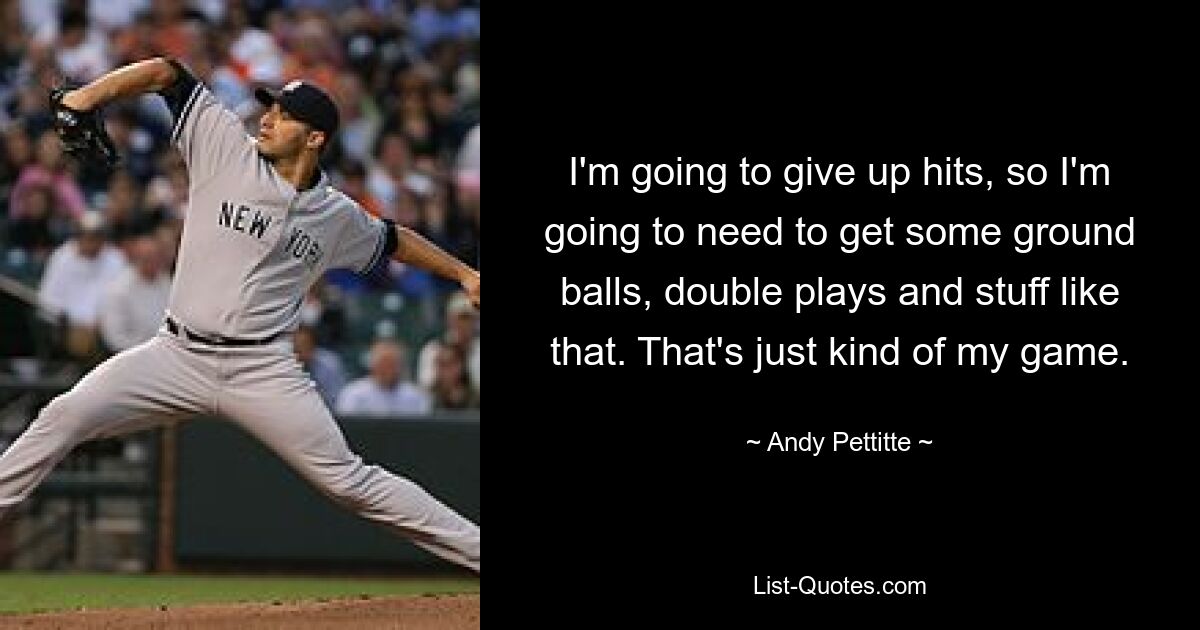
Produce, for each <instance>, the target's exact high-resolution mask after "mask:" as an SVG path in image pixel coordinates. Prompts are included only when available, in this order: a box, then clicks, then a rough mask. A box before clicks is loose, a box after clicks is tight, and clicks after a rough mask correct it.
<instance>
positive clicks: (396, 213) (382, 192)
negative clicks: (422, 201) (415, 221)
mask: <svg viewBox="0 0 1200 630" xmlns="http://www.w3.org/2000/svg"><path fill="white" fill-rule="evenodd" d="M412 160H413V158H412V152H411V151H410V149H409V145H408V140H407V139H405V137H404V134H403V133H402V132H400V131H398V130H394V129H392V130H387V131H385V132H384V133H383V135H382V136H380V138H379V142H378V144H377V146H376V148H375V160H374V162H373V163H372V164H371V166H370V168H369V169H368V172H367V190H368V191H370V193H371V195H372V196H374V197H375V198H376V199H378V200H379V201H380V203H382V204H383V208H384V216H385V218H389V219H392V220H393V221H396V222H398V223H404V224H405V225H410V223H408V222H406V221H405V220H404V219H405V218H406V217H405V216H403V215H404V213H405V210H408V211H409V212H410V213H412V214H409V215H408V216H407V218H411V217H413V216H415V214H417V213H416V212H413V211H414V210H415V208H416V205H415V200H414V199H411V198H409V199H405V198H404V194H405V191H414V190H415V191H426V190H428V189H429V188H430V187H431V186H432V182H430V181H429V178H428V176H426V175H424V174H423V173H420V172H417V171H415V170H413V169H412ZM405 204H408V205H407V206H406V205H405Z"/></svg>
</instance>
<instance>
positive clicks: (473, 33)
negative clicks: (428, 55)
mask: <svg viewBox="0 0 1200 630" xmlns="http://www.w3.org/2000/svg"><path fill="white" fill-rule="evenodd" d="M459 4H461V3H460V2H459V1H458V0H435V1H434V2H423V3H422V4H421V6H420V7H418V8H417V10H416V11H414V12H413V15H412V20H411V22H412V24H411V26H412V33H413V38H414V39H415V40H416V42H417V45H418V46H420V47H421V50H422V51H426V52H427V51H428V48H429V47H430V46H432V45H433V44H434V43H435V42H438V41H441V40H444V39H478V38H479V11H478V9H472V8H468V7H461V6H459Z"/></svg>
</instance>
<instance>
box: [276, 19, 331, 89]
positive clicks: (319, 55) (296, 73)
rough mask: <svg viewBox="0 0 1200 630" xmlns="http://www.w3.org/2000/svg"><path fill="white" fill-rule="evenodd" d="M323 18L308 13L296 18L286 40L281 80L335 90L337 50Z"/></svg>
mask: <svg viewBox="0 0 1200 630" xmlns="http://www.w3.org/2000/svg"><path fill="white" fill-rule="evenodd" d="M330 35H331V33H330V29H329V27H328V25H327V24H326V23H325V21H324V20H323V19H321V18H320V17H317V16H316V15H310V16H308V17H306V18H304V19H303V20H302V21H300V22H299V23H298V24H297V25H296V28H295V30H294V31H293V32H292V33H291V36H290V37H289V40H288V46H287V49H288V52H287V54H286V55H285V56H284V61H283V80H284V81H285V82H287V81H294V80H296V79H300V80H303V81H308V82H310V83H315V84H316V85H318V86H320V87H321V88H323V89H324V90H325V91H327V92H329V93H331V94H332V93H334V92H336V91H337V80H338V65H339V61H340V59H339V58H340V56H341V55H340V51H339V50H338V47H337V43H336V42H335V41H334V40H333V38H332V37H331V36H330Z"/></svg>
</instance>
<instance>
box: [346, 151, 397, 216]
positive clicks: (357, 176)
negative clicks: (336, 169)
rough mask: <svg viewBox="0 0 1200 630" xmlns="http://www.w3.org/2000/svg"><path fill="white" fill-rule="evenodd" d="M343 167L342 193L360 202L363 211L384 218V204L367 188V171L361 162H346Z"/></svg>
mask: <svg viewBox="0 0 1200 630" xmlns="http://www.w3.org/2000/svg"><path fill="white" fill-rule="evenodd" d="M342 165H343V166H342V185H341V186H340V188H341V190H342V192H344V193H346V194H347V195H348V196H349V197H350V198H351V199H353V200H354V201H356V202H358V205H360V206H362V207H363V210H366V211H367V212H369V213H371V214H373V215H375V216H377V217H384V216H385V215H384V214H383V212H384V208H383V204H382V203H380V202H379V200H378V199H376V198H375V195H372V194H371V191H370V190H369V189H368V188H367V169H366V168H365V167H363V165H362V163H361V162H358V161H355V160H345V161H343V162H342ZM388 218H390V216H389V217H388Z"/></svg>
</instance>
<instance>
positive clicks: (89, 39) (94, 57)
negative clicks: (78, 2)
mask: <svg viewBox="0 0 1200 630" xmlns="http://www.w3.org/2000/svg"><path fill="white" fill-rule="evenodd" d="M58 24H59V32H58V39H57V41H55V42H54V51H55V58H56V60H57V61H58V67H59V69H60V70H62V72H63V75H64V76H66V77H67V78H68V79H70V80H72V81H76V82H79V83H81V84H82V83H88V82H91V81H94V80H96V79H98V78H99V77H100V76H101V75H103V74H104V73H105V72H108V71H109V70H111V69H112V68H113V65H112V59H111V58H110V57H109V54H108V37H107V36H106V35H105V34H104V32H103V31H101V30H100V29H98V28H95V27H91V26H89V25H88V17H87V14H86V13H85V12H83V11H80V10H77V9H73V8H67V9H65V10H64V11H63V12H62V15H61V16H60V17H59V22H58Z"/></svg>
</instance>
